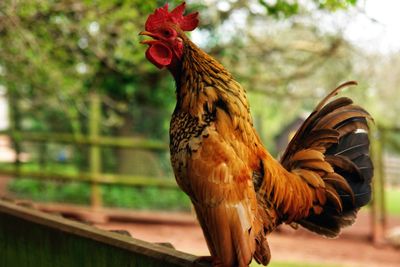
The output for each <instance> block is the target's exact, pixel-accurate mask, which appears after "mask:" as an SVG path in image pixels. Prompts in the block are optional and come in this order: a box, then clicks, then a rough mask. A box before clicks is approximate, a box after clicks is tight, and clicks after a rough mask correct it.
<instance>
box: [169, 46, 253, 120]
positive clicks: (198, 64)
mask: <svg viewBox="0 0 400 267" xmlns="http://www.w3.org/2000/svg"><path fill="white" fill-rule="evenodd" d="M185 41H186V42H185V48H184V53H183V56H182V61H181V63H180V65H179V69H178V70H177V69H170V71H171V73H172V74H173V76H174V78H175V82H176V87H177V90H176V94H177V108H178V109H180V110H184V111H186V112H189V113H190V114H191V115H193V116H196V117H199V118H201V117H202V116H203V115H204V114H207V113H212V112H214V111H215V109H216V107H221V108H223V109H227V108H228V107H230V105H229V104H228V103H227V102H232V101H233V102H239V103H240V102H243V103H242V104H243V105H244V106H247V105H248V104H247V99H246V96H245V92H244V90H243V88H242V87H241V86H240V85H239V83H237V82H236V81H235V80H234V79H233V77H232V75H231V74H230V73H229V72H228V71H227V70H226V69H225V68H224V67H223V66H222V65H221V64H220V63H219V62H218V61H217V60H216V59H214V58H213V57H211V56H210V55H208V54H207V53H205V52H204V51H202V50H201V49H200V48H198V47H197V46H196V45H195V44H194V43H192V42H191V41H190V40H185ZM243 100H244V101H243ZM246 109H247V108H246ZM225 111H226V112H229V110H225Z"/></svg>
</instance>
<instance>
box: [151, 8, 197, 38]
mask: <svg viewBox="0 0 400 267" xmlns="http://www.w3.org/2000/svg"><path fill="white" fill-rule="evenodd" d="M184 12H185V2H183V3H182V4H180V5H179V6H177V7H176V8H175V9H174V10H172V11H171V12H168V3H167V4H165V6H163V7H159V8H157V9H156V11H154V14H151V15H150V16H149V17H148V18H147V21H146V25H145V29H146V31H150V32H151V31H154V30H155V29H157V28H158V27H159V26H160V25H161V24H163V23H165V22H172V23H174V24H176V25H178V26H179V27H180V28H181V29H182V30H183V31H193V30H194V29H196V27H197V25H198V24H199V19H198V14H199V13H198V12H195V13H190V14H189V15H186V16H184V15H183V13H184Z"/></svg>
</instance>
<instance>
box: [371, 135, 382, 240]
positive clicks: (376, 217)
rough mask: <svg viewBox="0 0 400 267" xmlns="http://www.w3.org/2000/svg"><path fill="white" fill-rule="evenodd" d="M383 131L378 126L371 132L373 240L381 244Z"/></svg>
mask: <svg viewBox="0 0 400 267" xmlns="http://www.w3.org/2000/svg"><path fill="white" fill-rule="evenodd" d="M382 142H383V133H382V131H381V130H380V129H379V128H378V127H377V129H374V130H372V134H371V150H372V151H371V153H372V161H373V164H374V177H373V182H372V186H373V188H372V190H373V198H372V208H371V217H372V218H371V223H372V241H373V243H374V244H375V245H380V244H382V243H383V241H384V224H385V214H384V213H385V207H384V205H385V201H384V198H385V195H384V191H385V188H384V170H383V143H382Z"/></svg>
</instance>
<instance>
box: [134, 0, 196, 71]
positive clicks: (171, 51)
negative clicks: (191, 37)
mask: <svg viewBox="0 0 400 267" xmlns="http://www.w3.org/2000/svg"><path fill="white" fill-rule="evenodd" d="M184 12H185V2H183V3H182V4H180V5H179V6H177V7H176V8H175V9H174V10H172V11H171V12H169V11H168V4H165V6H163V7H160V8H157V9H156V10H155V11H154V13H153V14H151V15H150V16H149V17H148V18H147V21H146V25H145V31H142V32H141V33H139V34H140V35H147V36H150V37H152V38H153V39H152V40H144V41H142V42H141V43H142V44H147V45H148V46H149V47H148V49H147V51H146V57H147V59H148V60H150V62H151V63H153V64H154V65H156V66H157V67H158V68H160V69H161V68H163V67H170V65H171V64H173V63H174V62H177V61H179V60H180V59H181V57H182V54H183V49H184V44H183V40H184V31H192V30H194V29H195V28H196V27H197V25H198V24H199V20H198V13H197V12H196V13H191V14H188V15H186V16H184V15H183V13H184Z"/></svg>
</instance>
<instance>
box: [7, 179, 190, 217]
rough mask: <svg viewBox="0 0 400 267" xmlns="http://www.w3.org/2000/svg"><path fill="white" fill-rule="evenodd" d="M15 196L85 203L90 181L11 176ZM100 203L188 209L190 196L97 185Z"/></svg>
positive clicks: (169, 189) (166, 191) (181, 193)
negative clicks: (48, 179)
mask: <svg viewBox="0 0 400 267" xmlns="http://www.w3.org/2000/svg"><path fill="white" fill-rule="evenodd" d="M8 188H9V190H10V192H12V193H13V194H14V195H16V196H17V197H19V198H25V199H32V200H35V201H39V202H67V203H74V204H84V205H88V204H89V203H90V185H89V184H88V183H83V182H60V181H38V180H34V179H29V178H20V179H14V180H12V181H11V183H10V184H9V185H8ZM101 192H102V197H103V203H104V205H105V206H108V207H122V208H132V209H148V210H190V200H189V199H188V197H187V196H186V195H185V194H184V193H183V192H182V191H180V190H179V189H174V188H172V189H171V188H157V187H151V186H148V187H140V188H139V187H130V186H122V185H101Z"/></svg>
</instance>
